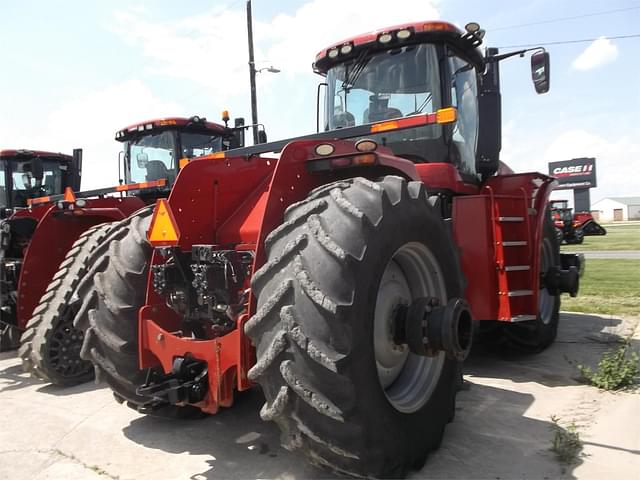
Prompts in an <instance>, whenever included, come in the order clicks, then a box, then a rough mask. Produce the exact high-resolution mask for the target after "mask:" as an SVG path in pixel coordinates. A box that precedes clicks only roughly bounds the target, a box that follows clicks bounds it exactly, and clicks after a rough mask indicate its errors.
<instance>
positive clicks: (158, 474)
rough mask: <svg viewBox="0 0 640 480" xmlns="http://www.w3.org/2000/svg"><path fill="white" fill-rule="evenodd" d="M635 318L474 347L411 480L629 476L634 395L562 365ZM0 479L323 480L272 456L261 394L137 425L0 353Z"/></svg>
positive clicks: (634, 470) (635, 466)
mask: <svg viewBox="0 0 640 480" xmlns="http://www.w3.org/2000/svg"><path fill="white" fill-rule="evenodd" d="M639 325H640V318H638V317H628V318H626V319H625V320H624V321H622V320H621V319H618V318H613V317H611V316H595V315H578V314H568V313H564V314H563V315H562V319H561V322H560V332H559V335H558V340H557V342H556V343H555V344H554V345H552V346H551V347H550V348H549V349H548V350H546V351H545V352H544V353H542V354H540V355H538V356H534V357H530V356H509V357H508V358H503V357H500V356H499V355H497V354H495V353H492V352H490V351H487V350H486V349H482V348H477V349H476V350H475V351H474V352H473V353H472V355H471V357H470V359H469V360H468V361H467V363H466V369H465V370H466V371H465V373H466V375H465V380H466V382H465V384H466V386H465V389H464V390H463V391H462V392H460V394H459V396H458V408H457V415H456V419H455V421H454V422H453V423H452V424H450V425H449V426H448V428H447V431H446V434H445V437H444V440H443V443H442V446H441V447H440V449H439V450H438V451H436V452H435V453H434V454H432V455H431V456H430V458H429V460H428V461H427V464H426V465H425V467H424V468H423V470H421V471H420V472H418V473H415V474H414V477H415V478H558V477H565V478H605V477H608V478H638V477H637V475H638V472H639V471H640V415H639V414H638V412H640V396H639V395H638V394H637V393H634V392H621V393H609V392H604V391H599V390H598V389H596V388H594V387H589V386H586V385H582V384H580V383H578V381H577V380H576V379H575V377H576V376H577V371H576V370H575V368H574V367H573V366H572V365H571V364H570V363H568V361H567V360H570V361H572V362H577V363H583V364H587V365H591V366H594V365H595V364H596V363H597V361H598V360H599V358H600V357H601V355H602V353H603V352H604V351H606V350H607V349H609V348H610V347H612V344H611V342H612V341H614V340H615V338H616V337H615V336H612V333H613V334H615V335H621V336H627V335H630V334H632V333H633V340H632V342H634V347H635V348H637V347H638V344H639V343H640V326H639ZM0 402H1V404H2V423H1V425H2V428H1V429H0V442H2V447H1V448H0V478H7V479H32V478H35V479H47V478H79V479H95V478H102V479H104V478H119V479H138V478H154V479H164V478H166V479H174V478H193V479H199V478H323V477H326V476H327V475H326V473H325V472H322V471H319V470H316V469H314V468H313V467H311V466H309V465H307V463H306V462H305V461H304V459H302V458H299V457H297V456H294V455H292V454H290V453H288V452H287V451H285V450H283V449H281V448H280V447H279V443H278V431H277V428H276V426H275V425H274V424H271V423H265V422H262V421H261V420H260V419H259V416H258V411H259V409H260V406H261V405H262V396H261V393H260V391H258V390H253V391H250V392H247V393H245V394H242V395H239V396H238V397H237V404H236V405H235V406H234V408H232V409H227V410H223V411H222V412H221V413H220V414H219V415H216V416H213V417H209V418H206V419H203V420H191V421H177V420H163V419H154V418H151V417H145V416H143V415H139V414H138V413H136V412H134V411H133V410H130V409H128V408H126V407H124V406H122V405H119V404H117V403H116V402H115V401H114V400H113V398H112V396H111V392H110V390H109V389H107V388H106V387H100V386H96V385H93V384H85V385H79V386H76V387H73V388H70V389H59V388H55V387H52V386H49V385H46V384H44V383H42V382H39V381H37V380H33V379H31V378H29V377H28V376H26V375H25V374H23V373H22V370H21V367H20V364H19V361H18V359H17V358H16V355H15V353H14V352H10V353H6V354H2V356H0ZM552 415H555V416H557V417H559V418H560V424H561V425H564V426H566V425H568V424H570V423H571V422H575V423H576V425H577V427H578V431H579V432H580V438H581V439H582V440H583V441H584V450H583V455H582V456H581V457H580V458H579V459H578V462H577V463H576V464H574V465H563V464H561V463H559V462H558V461H557V460H556V459H555V457H554V455H553V453H552V452H550V451H549V447H550V445H551V440H552V437H553V433H552V431H551V421H550V417H551V416H552Z"/></svg>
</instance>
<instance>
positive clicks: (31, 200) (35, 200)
mask: <svg viewBox="0 0 640 480" xmlns="http://www.w3.org/2000/svg"><path fill="white" fill-rule="evenodd" d="M49 201H51V197H49V196H47V197H40V198H29V199H28V200H27V205H28V206H29V207H32V206H34V205H40V204H41V203H47V202H49Z"/></svg>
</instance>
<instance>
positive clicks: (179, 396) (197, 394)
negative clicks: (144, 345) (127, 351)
mask: <svg viewBox="0 0 640 480" xmlns="http://www.w3.org/2000/svg"><path fill="white" fill-rule="evenodd" d="M207 388H208V379H207V362H204V361H202V360H196V359H195V358H190V357H176V358H175V359H174V360H173V368H172V369H171V373H169V374H166V375H165V374H161V373H159V372H158V370H157V369H155V368H150V369H149V370H148V372H147V378H146V380H145V383H144V385H142V386H141V387H139V388H138V389H137V390H136V393H137V394H138V395H143V396H149V397H153V398H154V399H156V400H159V401H162V402H168V403H171V404H173V405H180V404H187V403H192V404H193V403H198V402H200V401H202V400H204V397H205V395H206V393H207Z"/></svg>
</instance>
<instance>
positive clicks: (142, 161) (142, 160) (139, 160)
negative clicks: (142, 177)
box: [136, 153, 149, 168]
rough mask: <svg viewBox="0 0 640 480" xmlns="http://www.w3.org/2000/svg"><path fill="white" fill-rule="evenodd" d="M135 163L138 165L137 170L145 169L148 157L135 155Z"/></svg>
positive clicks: (140, 154)
mask: <svg viewBox="0 0 640 480" xmlns="http://www.w3.org/2000/svg"><path fill="white" fill-rule="evenodd" d="M136 162H137V163H138V167H139V168H145V167H146V166H147V163H149V155H147V154H146V153H139V154H137V155H136Z"/></svg>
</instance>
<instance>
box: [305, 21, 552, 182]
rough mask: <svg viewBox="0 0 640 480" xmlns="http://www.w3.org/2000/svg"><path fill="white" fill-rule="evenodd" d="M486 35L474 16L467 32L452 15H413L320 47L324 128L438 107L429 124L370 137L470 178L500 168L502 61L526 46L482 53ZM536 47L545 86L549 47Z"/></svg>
mask: <svg viewBox="0 0 640 480" xmlns="http://www.w3.org/2000/svg"><path fill="white" fill-rule="evenodd" d="M483 36H484V31H483V30H481V29H480V28H479V26H478V25H477V24H475V23H474V24H468V25H467V28H466V33H464V34H461V32H460V31H459V30H458V29H457V28H456V27H454V26H453V25H451V24H449V23H445V22H427V23H424V24H416V23H411V24H404V25H399V26H396V27H392V28H389V29H384V30H379V31H376V32H372V33H369V34H366V35H361V36H358V37H353V38H350V39H348V40H346V41H344V42H340V43H338V44H335V45H332V46H331V47H329V48H327V49H326V50H323V51H321V52H320V53H319V54H318V55H317V57H316V61H315V63H314V70H315V71H316V73H319V74H321V75H324V76H326V83H325V84H324V85H326V95H325V105H324V122H323V125H324V130H325V131H330V130H336V129H341V128H346V127H354V126H359V125H365V124H370V123H374V122H380V121H385V120H387V121H389V122H390V125H394V124H396V123H398V124H399V123H402V122H411V119H412V117H413V116H415V115H419V114H425V113H430V112H436V115H435V117H434V119H433V121H431V122H427V123H426V124H425V122H424V121H421V122H419V123H420V124H416V126H415V127H414V128H406V129H403V130H396V131H392V132H384V131H381V133H374V134H373V135H371V134H368V135H367V138H371V139H373V140H375V141H376V142H378V143H379V144H382V145H384V146H387V147H389V148H390V149H391V150H392V151H393V153H394V154H395V155H397V156H400V157H404V158H407V159H409V160H411V161H413V162H414V163H439V162H446V163H449V164H453V165H454V166H455V167H456V168H457V170H458V171H459V173H460V176H461V177H462V179H464V180H465V181H471V182H474V183H475V182H477V181H478V180H479V179H480V178H481V177H488V176H491V175H493V174H494V173H495V172H496V171H497V169H498V167H499V158H498V157H499V151H500V137H501V129H500V121H501V118H500V85H499V72H498V61H499V60H502V59H504V58H507V57H510V56H512V55H517V54H519V55H523V54H524V52H525V51H526V50H522V51H518V52H510V53H508V54H504V55H498V51H497V49H491V48H490V49H487V51H486V54H483V53H482V52H481V51H480V50H479V49H478V48H477V47H478V46H479V45H480V44H481V41H482V37H483ZM532 50H538V52H537V53H535V54H534V55H533V56H532V61H531V64H532V65H531V67H532V70H531V71H532V78H533V81H534V85H535V87H536V91H537V92H538V93H545V92H546V91H548V89H549V76H548V72H549V58H548V54H547V53H546V52H544V51H543V50H542V49H539V48H538V49H532ZM318 100H319V99H318ZM447 107H448V108H447ZM450 107H453V108H450ZM454 109H455V110H454ZM318 110H320V109H318ZM416 122H417V119H416ZM417 123H418V122H417ZM394 128H397V127H394ZM382 130H384V129H382Z"/></svg>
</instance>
